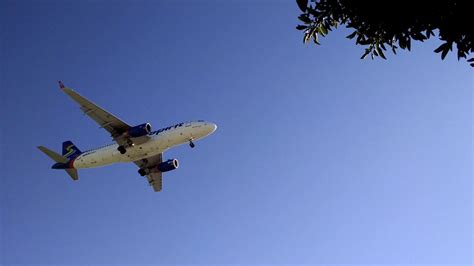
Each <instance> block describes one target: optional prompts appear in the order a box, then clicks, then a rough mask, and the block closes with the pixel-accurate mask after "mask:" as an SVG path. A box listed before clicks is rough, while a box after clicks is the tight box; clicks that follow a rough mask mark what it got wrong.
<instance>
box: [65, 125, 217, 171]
mask: <svg viewBox="0 0 474 266" xmlns="http://www.w3.org/2000/svg"><path fill="white" fill-rule="evenodd" d="M216 128H217V126H216V125H215V124H213V123H210V122H204V121H198V122H187V123H179V124H176V125H173V126H171V127H167V128H163V129H160V130H157V131H153V132H151V133H150V134H148V135H147V136H148V137H149V138H150V139H149V140H148V141H146V142H144V143H143V144H135V145H133V146H131V147H127V152H126V153H125V154H121V153H120V152H119V151H118V150H117V148H118V144H116V143H114V144H109V145H106V146H103V147H100V148H97V149H92V150H89V151H85V152H83V153H82V154H81V155H79V156H78V157H77V158H75V159H74V162H73V166H74V168H76V169H80V168H92V167H98V166H104V165H108V164H112V163H118V162H134V161H138V160H141V159H144V158H148V157H151V156H154V155H157V154H159V153H162V152H164V151H166V150H168V149H169V148H171V147H173V146H177V145H181V144H184V143H188V142H189V141H190V140H198V139H201V138H203V137H206V136H208V135H209V134H211V133H212V132H214V131H215V130H216Z"/></svg>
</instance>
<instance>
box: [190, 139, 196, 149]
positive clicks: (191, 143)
mask: <svg viewBox="0 0 474 266" xmlns="http://www.w3.org/2000/svg"><path fill="white" fill-rule="evenodd" d="M195 146H196V145H194V142H193V140H192V139H190V140H189V147H191V148H194V147H195Z"/></svg>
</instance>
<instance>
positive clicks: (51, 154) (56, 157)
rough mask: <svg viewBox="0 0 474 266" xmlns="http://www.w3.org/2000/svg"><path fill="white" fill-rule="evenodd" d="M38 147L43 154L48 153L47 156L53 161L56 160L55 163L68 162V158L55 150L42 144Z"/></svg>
mask: <svg viewBox="0 0 474 266" xmlns="http://www.w3.org/2000/svg"><path fill="white" fill-rule="evenodd" d="M38 149H40V151H42V152H44V154H46V155H48V157H49V158H51V159H53V161H55V162H57V163H67V162H68V159H67V158H65V157H63V156H61V155H59V154H57V153H56V152H54V151H52V150H50V149H48V148H46V147H43V146H38Z"/></svg>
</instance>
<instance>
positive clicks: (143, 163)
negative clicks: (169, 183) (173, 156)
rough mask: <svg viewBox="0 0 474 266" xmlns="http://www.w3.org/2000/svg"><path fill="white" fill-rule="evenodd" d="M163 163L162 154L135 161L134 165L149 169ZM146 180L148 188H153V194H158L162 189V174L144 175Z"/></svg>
mask: <svg viewBox="0 0 474 266" xmlns="http://www.w3.org/2000/svg"><path fill="white" fill-rule="evenodd" d="M162 162H163V153H160V154H157V155H155V156H151V157H148V158H145V159H142V160H139V161H135V162H134V163H135V164H136V165H137V166H138V167H139V168H149V167H153V166H156V165H158V164H160V163H162ZM146 177H147V179H148V183H149V184H150V186H152V187H153V190H155V192H160V191H161V189H162V179H163V173H162V172H152V173H149V174H148V175H146Z"/></svg>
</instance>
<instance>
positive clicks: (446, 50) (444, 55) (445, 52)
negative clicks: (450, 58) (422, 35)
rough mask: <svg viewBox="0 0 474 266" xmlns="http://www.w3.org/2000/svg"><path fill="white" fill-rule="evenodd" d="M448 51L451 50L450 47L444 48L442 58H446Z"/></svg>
mask: <svg viewBox="0 0 474 266" xmlns="http://www.w3.org/2000/svg"><path fill="white" fill-rule="evenodd" d="M448 52H449V48H446V49H444V50H443V52H442V53H441V60H444V58H445V57H446V55H447V54H448Z"/></svg>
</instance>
